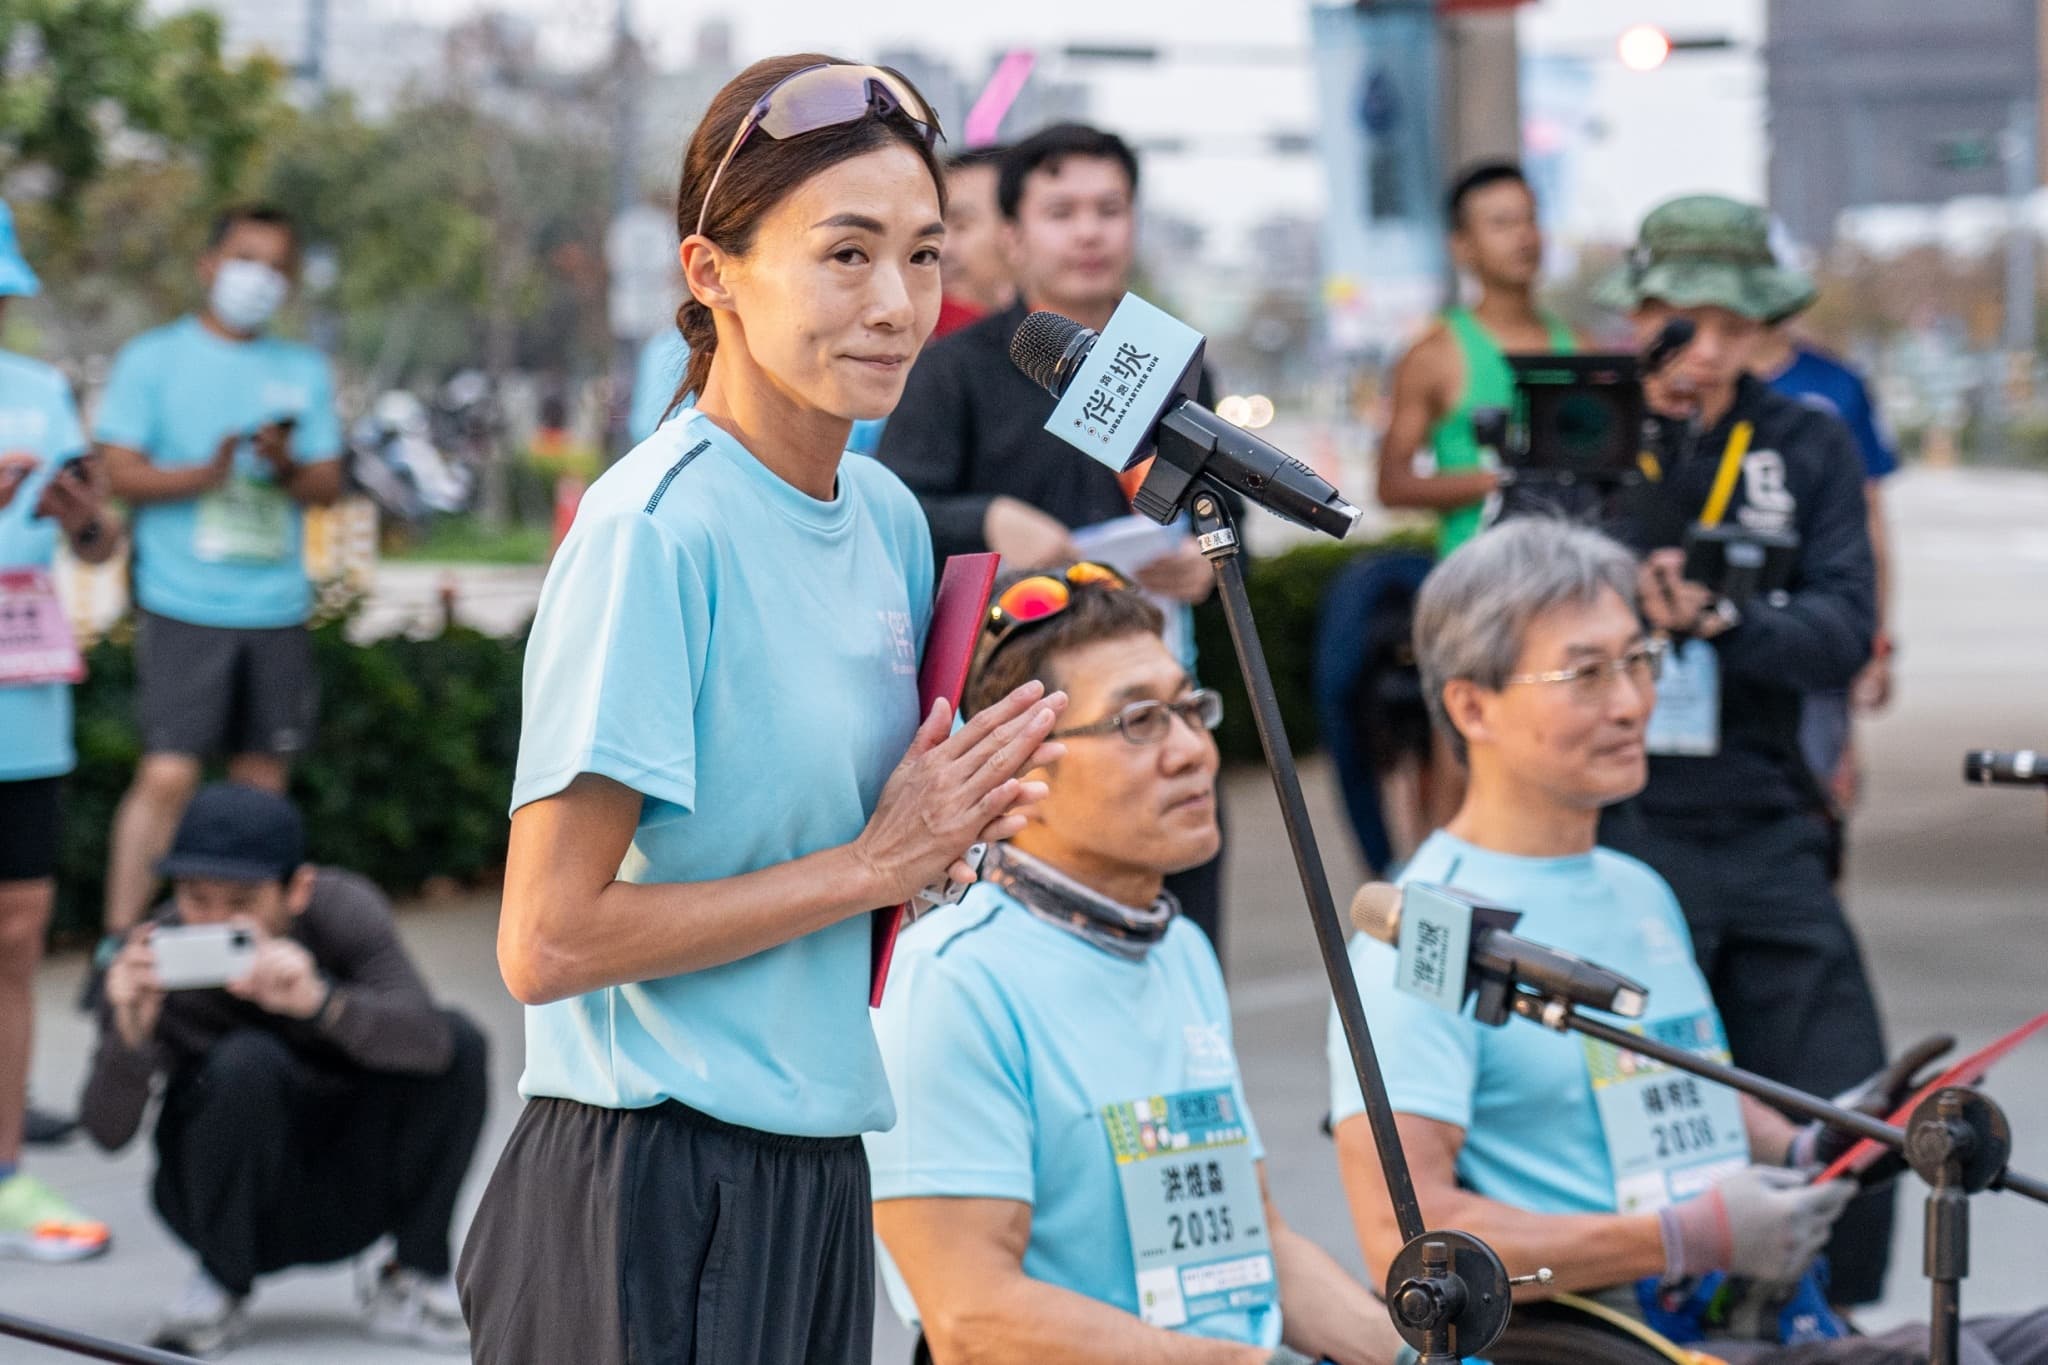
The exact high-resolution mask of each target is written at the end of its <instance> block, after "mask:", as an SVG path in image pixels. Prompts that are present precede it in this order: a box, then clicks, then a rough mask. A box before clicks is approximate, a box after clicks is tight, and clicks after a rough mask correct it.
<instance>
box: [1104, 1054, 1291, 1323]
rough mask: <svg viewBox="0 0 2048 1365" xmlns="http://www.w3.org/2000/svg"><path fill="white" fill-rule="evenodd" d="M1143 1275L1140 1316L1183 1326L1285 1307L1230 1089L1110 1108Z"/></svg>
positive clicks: (1107, 1122)
mask: <svg viewBox="0 0 2048 1365" xmlns="http://www.w3.org/2000/svg"><path fill="white" fill-rule="evenodd" d="M1102 1122H1103V1127H1104V1128H1105V1129H1106V1130H1107V1131H1108V1133H1109V1145H1110V1150H1111V1152H1112V1153H1113V1154H1114V1156H1115V1158H1116V1175H1117V1184H1118V1186H1119V1187H1120V1188H1121V1190H1122V1193H1123V1199H1124V1217H1125V1221H1126V1223H1127V1224H1128V1225H1129V1228H1130V1237H1131V1262H1132V1264H1133V1265H1134V1266H1135V1267H1136V1269H1137V1273H1138V1284H1137V1289H1138V1315H1139V1316H1140V1317H1142V1318H1143V1319H1144V1320H1145V1321H1146V1322H1148V1323H1150V1324H1152V1325H1153V1326H1154V1327H1167V1328H1173V1327H1179V1326H1181V1325H1183V1324H1184V1323H1188V1322H1191V1321H1193V1320H1195V1319H1196V1318H1202V1317H1207V1316H1208V1315H1209V1314H1211V1313H1224V1312H1249V1311H1252V1310H1254V1309H1259V1308H1265V1307H1268V1306H1270V1305H1272V1304H1274V1303H1277V1302H1278V1301H1279V1298H1280V1279H1279V1275H1278V1273H1277V1271H1276V1269H1275V1266H1274V1262H1273V1244H1272V1241H1271V1239H1270V1238H1269V1237H1268V1236H1267V1233H1266V1225H1265V1224H1266V1217H1265V1200H1264V1198H1263V1197H1262V1196H1261V1194H1260V1192H1259V1172H1258V1165H1257V1163H1256V1162H1254V1161H1253V1160H1252V1152H1251V1143H1250V1132H1249V1130H1248V1129H1247V1128H1246V1127H1245V1123H1244V1116H1243V1115H1242V1114H1241V1113H1239V1112H1238V1108H1237V1097H1236V1095H1234V1094H1233V1093H1232V1092H1231V1090H1230V1088H1229V1087H1228V1086H1219V1087H1216V1088H1213V1089H1208V1090H1185V1091H1181V1092H1180V1093H1178V1094H1174V1095H1148V1096H1145V1097H1144V1098H1142V1099H1137V1100H1127V1101H1124V1102H1123V1103H1120V1104H1111V1105H1105V1106H1104V1107H1103V1110H1102Z"/></svg>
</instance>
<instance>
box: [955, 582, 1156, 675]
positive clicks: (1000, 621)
mask: <svg viewBox="0 0 2048 1365" xmlns="http://www.w3.org/2000/svg"><path fill="white" fill-rule="evenodd" d="M1090 585H1094V586H1096V587H1103V588H1109V589H1111V590H1115V589H1119V588H1128V587H1130V586H1131V585H1130V584H1129V583H1128V582H1126V581H1125V580H1124V576H1123V575H1122V574H1120V573H1118V572H1117V571H1116V570H1115V569H1112V568H1110V567H1109V566H1108V565H1107V564H1096V563H1094V562H1092V561H1089V560H1083V561H1081V562H1080V563H1079V564H1075V565H1072V566H1071V567H1069V568H1068V569H1067V571H1066V572H1065V573H1063V574H1057V575H1056V574H1049V573H1036V574H1033V575H1031V576H1030V577H1029V578H1020V579H1018V580H1017V581H1016V582H1015V583H1012V584H1011V585H1010V586H1009V587H1007V588H1005V589H1003V591H1002V593H1001V594H1000V595H999V596H998V597H997V598H996V600H995V605H994V606H992V607H990V608H989V609H988V647H987V653H988V654H993V653H995V652H996V650H998V649H1000V648H1001V647H1002V644H1003V642H1004V641H1005V640H1007V639H1009V638H1010V637H1011V636H1012V635H1015V634H1016V633H1017V632H1018V631H1020V630H1022V629H1024V628H1025V627H1026V626H1035V625H1037V624H1038V623H1039V622H1041V621H1050V620H1051V619H1052V618H1053V617H1055V616H1058V615H1059V614H1060V613H1061V612H1063V611H1065V610H1066V609H1067V608H1068V607H1070V606H1072V605H1073V602H1074V589H1075V588H1080V587H1087V586H1090ZM984 657H986V655H984Z"/></svg>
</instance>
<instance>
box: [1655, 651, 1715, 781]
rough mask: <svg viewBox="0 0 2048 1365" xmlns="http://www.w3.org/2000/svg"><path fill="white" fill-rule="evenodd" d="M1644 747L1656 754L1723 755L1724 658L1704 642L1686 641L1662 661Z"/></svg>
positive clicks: (1700, 756)
mask: <svg viewBox="0 0 2048 1365" xmlns="http://www.w3.org/2000/svg"><path fill="white" fill-rule="evenodd" d="M1643 743H1644V746H1645V747H1646V748H1648V749H1649V751H1650V752H1651V753H1653V754H1684V755H1686V756H1688V757H1692V758H1712V757H1713V756H1714V755H1715V754H1717V753H1719V752H1721V656H1720V655H1719V654H1717V653H1715V652H1714V647H1713V646H1712V645H1711V644H1708V643H1707V642H1706V641H1705V640H1687V641H1686V642H1685V643H1684V644H1682V645H1680V646H1679V647H1678V648H1677V649H1674V650H1672V651H1671V652H1670V653H1668V654H1666V655H1665V656H1664V668H1663V671H1662V672H1661V673H1659V674H1658V675H1657V709H1656V710H1654V711H1652V712H1651V713H1650V724H1649V728H1648V729H1647V730H1646V731H1645V732H1644V735H1643Z"/></svg>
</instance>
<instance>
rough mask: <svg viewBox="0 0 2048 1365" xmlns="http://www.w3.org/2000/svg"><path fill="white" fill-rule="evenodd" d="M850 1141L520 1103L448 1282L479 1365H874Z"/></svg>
mask: <svg viewBox="0 0 2048 1365" xmlns="http://www.w3.org/2000/svg"><path fill="white" fill-rule="evenodd" d="M872 1228H873V1224H872V1220H871V1217H870V1208H869V1195H868V1163H867V1157H866V1155H865V1154H864V1153H863V1152H862V1150H861V1144H860V1139H859V1138H857V1137H846V1138H809V1137H787V1136H783V1135H781V1134H775V1133H761V1132H756V1131H754V1130H753V1129H751V1128H739V1127H735V1126H734V1125H732V1124H729V1123H721V1122H719V1121H718V1120H717V1119H714V1118H712V1117H710V1116H709V1115H707V1114H700V1113H698V1112H697V1111H696V1110H694V1109H690V1108H687V1107H685V1106H683V1105H681V1104H677V1103H675V1102H674V1101H670V1102H669V1103H666V1104H660V1105H656V1106H655V1107H653V1108H651V1109H599V1108H596V1107H594V1106H591V1105H587V1104H578V1103H576V1102H575V1101H573V1100H561V1099H540V1100H533V1101H531V1102H529V1103H528V1104H527V1106H526V1109H525V1111H524V1112H523V1113H521V1114H520V1116H519V1123H518V1126H517V1127H516V1128H514V1129H513V1132H512V1139H511V1141H510V1142H508V1143H507V1144H506V1145H505V1154H504V1156H503V1157H501V1158H500V1159H499V1161H498V1169H497V1171H496V1172H495V1173H493V1174H492V1176H491V1184H490V1188H489V1189H487V1190H486V1191H485V1192H484V1199H483V1205H482V1207H481V1208H479V1209H478V1210H477V1214H476V1221H475V1222H474V1223H473V1224H471V1225H470V1230H469V1239H468V1241H466V1242H465V1243H464V1244H463V1248H462V1264H461V1267H460V1269H459V1270H458V1271H457V1279H458V1280H459V1281H460V1284H461V1289H462V1314H463V1317H464V1318H466V1319H467V1320H468V1322H469V1340H470V1351H471V1354H472V1358H473V1359H475V1360H477V1361H479V1362H487V1365H561V1363H562V1362H565V1361H575V1362H577V1365H628V1362H631V1365H795V1362H802V1363H803V1365H840V1363H841V1362H844V1365H867V1362H868V1359H869V1357H870V1355H871V1354H872V1353H873V1348H874V1327H875V1258H874V1234H873V1231H872Z"/></svg>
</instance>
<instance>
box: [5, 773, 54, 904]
mask: <svg viewBox="0 0 2048 1365" xmlns="http://www.w3.org/2000/svg"><path fill="white" fill-rule="evenodd" d="M63 825H64V779H63V778H61V777H31V778H28V779H26V780H25V781H21V782H0V882H37V881H41V880H42V879H43V878H45V877H54V876H56V875H57V837H58V835H59V834H61V833H62V832H63Z"/></svg>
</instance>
